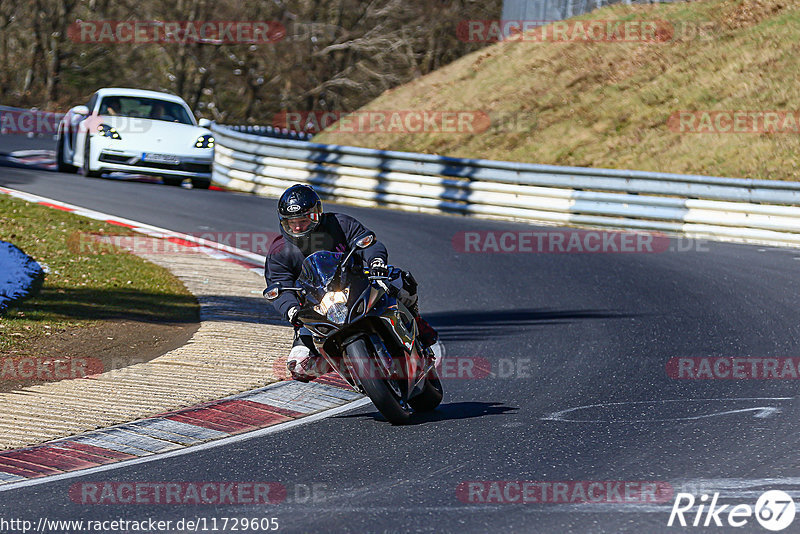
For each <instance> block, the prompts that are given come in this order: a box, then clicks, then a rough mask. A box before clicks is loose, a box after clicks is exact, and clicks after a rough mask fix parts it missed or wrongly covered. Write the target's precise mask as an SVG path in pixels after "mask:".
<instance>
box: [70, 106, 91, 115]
mask: <svg viewBox="0 0 800 534" xmlns="http://www.w3.org/2000/svg"><path fill="white" fill-rule="evenodd" d="M70 111H72V112H73V113H75V114H76V115H88V114H89V108H87V107H86V106H75V107H74V108H72V109H71V110H70Z"/></svg>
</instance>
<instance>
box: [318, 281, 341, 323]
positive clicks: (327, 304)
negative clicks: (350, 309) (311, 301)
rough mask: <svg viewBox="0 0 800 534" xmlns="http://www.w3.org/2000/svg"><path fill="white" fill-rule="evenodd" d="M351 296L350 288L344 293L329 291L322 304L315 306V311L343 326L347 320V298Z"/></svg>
mask: <svg viewBox="0 0 800 534" xmlns="http://www.w3.org/2000/svg"><path fill="white" fill-rule="evenodd" d="M349 296H350V288H349V287H348V288H345V289H344V291H328V292H327V293H325V296H324V297H322V300H321V301H320V303H319V304H317V305H316V306H314V311H316V312H317V313H319V314H320V315H324V316H326V317H327V318H328V319H330V320H331V321H333V322H334V323H336V324H342V322H343V321H344V320H345V319H346V318H347V298H348V297H349Z"/></svg>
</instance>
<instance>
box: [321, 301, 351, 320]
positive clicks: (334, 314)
mask: <svg viewBox="0 0 800 534" xmlns="http://www.w3.org/2000/svg"><path fill="white" fill-rule="evenodd" d="M326 317H328V320H329V321H331V322H333V323H336V324H342V323H344V322H345V321H346V320H347V304H334V305H333V306H331V307H330V308H329V309H328V315H327V316H326Z"/></svg>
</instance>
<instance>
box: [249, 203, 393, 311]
mask: <svg viewBox="0 0 800 534" xmlns="http://www.w3.org/2000/svg"><path fill="white" fill-rule="evenodd" d="M367 231H368V230H367V229H366V228H365V227H364V225H363V224H361V223H360V222H358V221H357V220H355V219H354V218H352V217H350V216H348V215H344V214H341V213H323V214H322V220H320V223H319V226H318V227H317V229H316V230H315V231H314V232H312V233H311V234H309V235H308V236H306V237H300V238H297V237H292V236H290V235H288V234H287V233H286V232H284V231H283V228H281V236H280V237H278V238H276V239H275V240H274V241H273V242H272V244H271V245H270V249H269V254H268V255H267V262H266V265H265V266H264V276H265V278H266V279H267V286H269V285H270V284H274V283H276V282H280V283H281V284H282V285H283V286H284V287H291V286H294V285H295V284H296V282H297V278H298V277H299V276H300V270H301V267H302V264H303V260H304V259H306V257H308V256H310V255H311V254H313V253H314V252H319V251H320V250H328V251H331V252H347V248H348V243H350V242H351V241H352V240H354V239H355V238H356V237H358V236H359V235H361V234H363V233H365V232H367ZM355 255H357V256H360V257H361V258H362V260H363V261H364V264H365V266H368V265H369V264H370V263H371V262H372V260H374V259H375V258H381V259H382V260H383V261H384V262H388V254H387V252H386V247H385V246H383V244H382V243H380V242H379V241H375V243H373V244H372V245H371V246H369V247H368V248H365V249H364V250H360V251H357V252H356V253H355ZM272 305H273V306H274V307H275V309H276V310H277V311H278V313H280V314H281V316H282V317H284V318H286V314H287V313H288V312H289V309H290V308H291V307H292V306H299V305H300V301H299V300H298V299H297V296H296V295H295V293H294V292H293V291H285V292H283V293H281V295H280V296H279V297H278V298H277V299H275V300H274V301H272Z"/></svg>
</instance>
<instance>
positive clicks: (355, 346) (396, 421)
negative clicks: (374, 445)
mask: <svg viewBox="0 0 800 534" xmlns="http://www.w3.org/2000/svg"><path fill="white" fill-rule="evenodd" d="M344 359H345V363H346V364H347V366H348V368H349V369H350V370H351V372H353V374H358V373H356V372H354V370H355V369H359V368H363V366H364V365H371V366H372V369H375V361H374V357H373V355H372V354H371V353H370V351H369V349H368V348H367V344H366V342H365V341H364V340H363V339H358V340H356V341H354V342H352V343H350V344H349V345H348V346H347V350H346V352H345V355H344ZM361 374H366V375H367V376H362V377H360V380H359V381H360V382H361V387H363V388H364V391H365V392H366V393H367V396H368V397H369V398H370V400H371V401H372V403H373V404H374V405H375V407H376V408H377V409H378V411H379V412H380V413H381V415H383V416H384V417H385V418H386V420H387V421H389V422H390V423H392V424H393V425H402V424H406V423H408V421H409V419H410V418H411V410H410V409H409V407H408V406H406V405H405V403H403V402H402V400H401V398H400V396H399V395H398V393H397V392H396V391H395V389H396V388H393V387H392V386H391V384H389V383H387V382H388V381H387V380H386V379H384V378H378V376H379V375H378V373H376V372H368V373H361Z"/></svg>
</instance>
